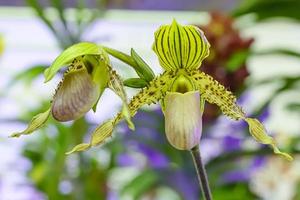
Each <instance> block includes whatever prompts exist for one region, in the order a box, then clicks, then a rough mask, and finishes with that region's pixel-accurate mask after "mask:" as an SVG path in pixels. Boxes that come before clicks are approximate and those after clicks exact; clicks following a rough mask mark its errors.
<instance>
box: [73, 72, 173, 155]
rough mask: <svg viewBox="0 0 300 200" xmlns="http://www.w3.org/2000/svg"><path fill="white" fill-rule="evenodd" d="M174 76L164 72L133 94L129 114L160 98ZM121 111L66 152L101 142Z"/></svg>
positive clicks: (111, 129)
mask: <svg viewBox="0 0 300 200" xmlns="http://www.w3.org/2000/svg"><path fill="white" fill-rule="evenodd" d="M173 78H174V75H173V74H170V73H168V72H165V73H164V74H162V75H161V76H159V77H156V78H155V79H153V80H152V81H151V82H150V83H149V86H148V87H146V88H143V89H142V90H141V91H140V92H139V93H138V94H137V95H135V96H134V97H133V98H132V99H131V101H130V102H129V104H128V108H129V112H130V116H131V117H133V116H134V115H135V114H136V112H137V110H138V109H139V108H140V107H142V106H143V105H145V104H151V103H156V102H158V101H159V100H161V99H162V98H163V97H164V96H165V93H166V91H167V89H168V88H169V86H170V82H169V81H170V80H172V79H173ZM123 117H124V114H123V111H122V112H120V113H118V114H117V115H116V117H115V118H114V119H112V120H109V121H107V122H105V123H104V124H102V125H100V126H98V127H97V128H96V130H95V131H94V132H93V134H92V137H91V140H90V142H89V143H82V144H79V145H77V146H75V147H74V148H73V149H72V150H71V151H70V152H68V154H70V153H74V152H77V151H84V150H87V149H89V148H91V147H93V146H97V145H99V144H101V143H102V142H103V141H104V140H105V139H106V138H108V137H110V136H111V134H112V131H113V128H114V127H115V126H116V125H117V124H118V123H119V122H120V121H121V120H122V119H123Z"/></svg>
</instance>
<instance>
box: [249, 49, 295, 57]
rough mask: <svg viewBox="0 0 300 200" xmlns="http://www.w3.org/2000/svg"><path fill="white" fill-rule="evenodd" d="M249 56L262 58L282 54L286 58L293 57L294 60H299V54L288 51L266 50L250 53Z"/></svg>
mask: <svg viewBox="0 0 300 200" xmlns="http://www.w3.org/2000/svg"><path fill="white" fill-rule="evenodd" d="M251 54H253V55H255V56H264V55H272V54H282V55H287V56H293V57H296V58H300V53H299V52H297V51H293V50H290V49H268V50H264V51H257V52H252V53H251Z"/></svg>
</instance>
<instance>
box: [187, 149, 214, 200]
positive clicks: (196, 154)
mask: <svg viewBox="0 0 300 200" xmlns="http://www.w3.org/2000/svg"><path fill="white" fill-rule="evenodd" d="M190 152H191V154H192V157H193V161H194V166H195V168H196V171H197V175H198V180H199V184H200V187H201V189H202V194H203V197H204V199H205V200H212V195H211V191H210V187H209V183H208V179H207V174H206V171H205V168H204V165H203V163H202V159H201V154H200V148H199V145H197V146H195V147H194V148H192V149H191V150H190Z"/></svg>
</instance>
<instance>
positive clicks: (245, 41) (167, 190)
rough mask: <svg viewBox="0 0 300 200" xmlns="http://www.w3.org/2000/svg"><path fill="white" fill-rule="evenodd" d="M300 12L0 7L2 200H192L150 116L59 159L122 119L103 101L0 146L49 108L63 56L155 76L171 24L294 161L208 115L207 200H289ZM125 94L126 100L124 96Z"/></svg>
mask: <svg viewBox="0 0 300 200" xmlns="http://www.w3.org/2000/svg"><path fill="white" fill-rule="evenodd" d="M299 9H300V2H299V1H298V0H253V1H247V0H244V1H237V0H226V1H218V0H213V1H209V0H188V1H183V0H166V1H161V0H129V1H125V0H106V1H104V0H103V1H101V0H87V1H84V0H78V1H67V0H65V1H63V0H62V1H60V0H43V1H37V0H27V1H22V0H1V2H0V152H1V154H0V155H1V156H0V200H102V199H103V200H106V199H107V200H119V199H120V200H139V199H142V200H169V199H170V200H183V199H184V200H198V199H201V193H200V191H199V187H198V183H197V179H196V175H195V173H196V172H195V170H194V168H193V164H192V160H191V156H190V155H189V153H188V152H184V151H177V150H175V149H174V148H172V147H171V146H170V145H169V144H168V143H167V141H166V138H165V134H164V118H163V115H162V112H161V110H160V108H159V107H158V106H157V105H156V106H150V107H145V108H144V110H143V111H140V112H139V113H138V114H137V115H136V117H135V118H134V123H135V124H136V131H134V132H132V131H129V130H128V129H127V127H126V125H124V124H120V126H118V128H117V129H116V131H115V132H114V135H113V137H112V138H111V139H109V140H108V141H107V142H106V143H105V144H103V145H101V146H100V147H97V148H93V149H92V150H89V151H88V152H84V153H78V154H73V155H70V156H66V155H65V152H66V151H68V150H70V149H71V148H72V147H73V146H74V145H75V144H78V143H80V142H81V141H83V140H88V138H89V136H90V133H91V130H93V128H95V127H96V126H97V125H98V124H100V123H102V122H103V121H104V120H105V119H108V118H110V117H113V116H114V114H115V113H116V112H117V111H118V110H119V109H120V106H121V102H120V101H119V100H118V98H117V97H116V96H115V95H114V94H113V93H112V92H110V91H108V90H107V91H105V93H104V96H103V97H102V98H101V101H100V103H99V104H98V111H97V113H93V112H89V113H88V114H87V115H86V117H84V118H82V119H80V120H77V121H74V122H68V123H57V122H55V121H54V120H49V122H48V123H47V125H46V126H45V127H44V128H43V129H41V130H39V131H36V132H35V133H34V134H32V135H31V136H27V137H26V136H25V137H21V138H20V139H11V138H8V136H9V135H10V133H12V132H15V131H19V130H22V129H24V128H25V127H26V124H27V122H29V121H30V119H31V118H32V116H34V115H35V114H37V113H39V112H40V111H43V110H45V108H47V106H48V105H49V101H50V100H51V98H52V95H53V93H54V91H55V88H56V85H57V83H58V82H59V81H60V79H61V76H59V75H58V76H57V77H55V79H54V80H53V81H51V82H50V83H47V84H44V83H43V76H42V72H43V70H44V69H45V68H46V67H48V66H49V65H50V64H51V62H52V61H53V60H54V59H55V57H56V56H57V55H58V54H59V53H60V52H61V51H62V50H63V49H65V48H66V47H68V46H70V45H72V44H74V43H76V42H79V41H92V42H97V43H99V44H104V45H106V46H109V47H112V48H115V49H118V50H121V51H124V52H126V53H129V52H130V48H134V49H135V50H136V51H137V52H138V53H139V54H140V55H141V56H142V57H143V58H144V59H145V60H146V61H147V63H148V64H149V65H150V66H151V67H152V68H153V70H154V71H155V72H156V73H160V72H161V71H162V69H161V68H160V67H159V64H158V60H157V58H156V56H155V54H154V52H153V51H152V50H151V45H152V42H153V38H154V37H153V33H154V31H155V30H156V29H157V28H158V27H159V26H160V25H162V24H165V23H170V22H171V21H172V20H173V18H175V19H176V20H177V21H178V22H179V23H183V24H194V25H196V26H199V27H200V28H201V29H202V30H203V31H204V32H205V34H206V36H207V37H208V40H209V41H210V43H211V46H212V47H211V54H210V56H209V58H207V59H206V60H205V62H204V63H203V66H202V68H201V70H203V71H205V72H206V73H208V74H210V75H212V76H213V77H215V78H216V79H217V80H218V81H220V82H221V83H223V84H224V85H225V86H226V87H227V88H228V89H230V90H232V91H233V92H234V93H235V94H236V95H238V97H239V100H238V102H239V104H240V105H242V106H243V108H244V109H245V110H246V111H247V113H248V114H249V115H250V116H254V117H258V118H259V119H260V120H262V121H263V122H264V124H265V125H266V128H267V130H268V132H269V133H270V134H271V135H273V136H274V137H275V138H276V139H277V141H278V143H279V146H280V147H281V149H283V150H285V151H287V152H290V153H291V154H293V155H294V158H295V160H294V161H293V162H288V161H285V160H283V159H281V158H279V157H276V156H274V155H273V154H272V151H271V150H270V149H269V148H268V147H266V146H263V145H259V144H258V143H256V142H255V141H254V140H253V139H252V138H251V137H250V136H249V133H248V131H247V126H246V125H245V124H244V123H241V122H232V121H230V120H229V119H228V118H226V117H224V116H222V115H221V113H220V111H219V110H218V109H217V108H216V107H214V106H212V105H208V104H206V106H205V115H204V116H203V121H204V130H203V136H202V140H201V144H200V146H201V151H202V156H203V159H204V161H205V164H206V168H207V172H208V177H209V181H210V186H211V189H212V191H213V197H214V199H216V200H240V199H243V200H247V199H249V200H250V199H264V200H299V199H300V184H299V183H300V157H299V156H298V154H299V150H300V143H299V141H300V23H299V20H300V12H299ZM112 64H113V66H114V68H115V69H116V70H117V71H118V72H119V73H120V74H121V75H122V76H123V77H124V78H128V77H135V76H136V74H135V73H134V71H132V69H131V68H130V67H128V66H127V65H126V64H123V63H121V62H120V61H118V60H116V59H113V58H112ZM135 92H137V91H136V90H134V89H129V88H128V94H129V96H132V95H133V94H134V93H135Z"/></svg>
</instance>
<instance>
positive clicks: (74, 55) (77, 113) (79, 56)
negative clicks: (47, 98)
mask: <svg viewBox="0 0 300 200" xmlns="http://www.w3.org/2000/svg"><path fill="white" fill-rule="evenodd" d="M64 65H68V69H67V71H66V72H65V73H64V75H63V79H62V81H61V82H60V83H59V84H58V86H57V89H56V92H55V95H54V97H53V100H52V101H51V106H50V108H48V109H47V111H45V112H43V113H40V114H38V115H37V116H35V117H34V118H33V119H32V120H31V122H30V123H29V125H28V127H27V128H26V129H25V130H24V131H22V132H18V133H14V134H12V135H11V136H12V137H19V136H20V135H25V134H31V133H32V132H33V131H35V130H37V129H38V128H40V127H42V126H43V125H44V124H45V123H46V121H47V119H48V118H49V116H50V114H52V116H53V118H54V119H56V120H57V121H61V122H65V121H70V120H76V119H79V118H81V117H82V116H83V115H84V114H85V113H86V112H88V111H89V110H90V109H92V108H93V110H94V111H96V106H97V102H98V100H99V98H100V97H101V95H102V93H103V91H104V90H105V88H110V89H112V90H113V91H114V92H115V93H116V94H117V95H118V96H119V97H120V98H121V99H122V101H123V110H122V112H121V113H122V114H121V116H122V117H125V118H126V120H127V122H128V124H129V127H130V128H131V129H134V125H133V123H132V122H131V120H130V113H129V109H128V105H127V100H126V99H127V97H126V94H125V91H124V88H123V83H122V81H121V80H120V77H119V76H118V74H117V73H116V72H115V71H114V70H113V69H112V68H111V66H110V61H109V58H108V55H107V53H106V52H105V51H104V50H103V49H102V48H101V47H99V46H97V45H96V44H93V43H87V42H83V43H79V44H76V45H73V46H71V47H69V48H68V49H66V50H65V51H64V52H62V54H61V55H60V56H58V57H57V58H56V60H55V61H54V62H53V64H52V65H51V66H50V67H49V68H47V69H46V71H45V78H46V81H45V82H48V81H49V80H51V79H52V78H53V76H54V75H55V74H56V73H57V72H58V71H59V70H60V69H61V68H62V67H63V66H64Z"/></svg>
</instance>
